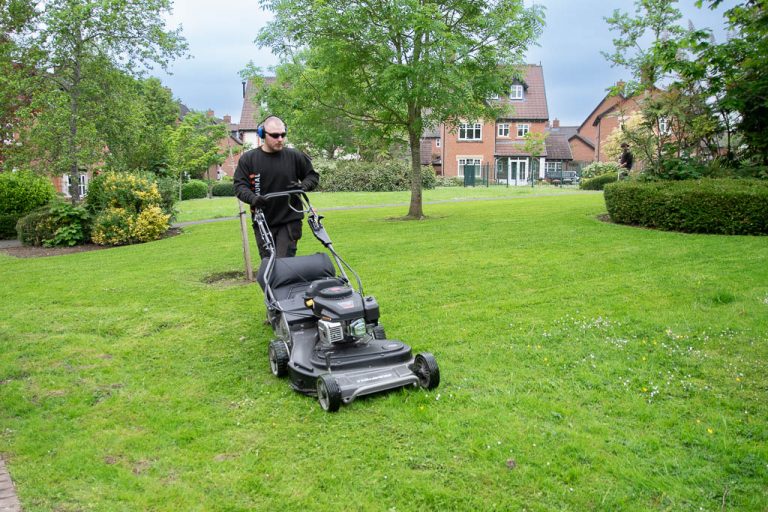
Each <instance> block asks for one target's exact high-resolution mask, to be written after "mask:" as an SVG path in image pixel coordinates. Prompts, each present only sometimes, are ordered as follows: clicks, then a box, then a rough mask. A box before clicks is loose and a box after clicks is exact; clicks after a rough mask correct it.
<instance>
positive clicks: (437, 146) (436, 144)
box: [435, 138, 442, 148]
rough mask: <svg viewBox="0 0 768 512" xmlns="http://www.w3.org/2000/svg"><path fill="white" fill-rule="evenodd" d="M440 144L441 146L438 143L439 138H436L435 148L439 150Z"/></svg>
mask: <svg viewBox="0 0 768 512" xmlns="http://www.w3.org/2000/svg"><path fill="white" fill-rule="evenodd" d="M440 144H442V143H441V142H440V138H437V139H435V147H436V148H439V147H440Z"/></svg>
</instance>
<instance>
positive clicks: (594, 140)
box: [569, 82, 642, 162]
mask: <svg viewBox="0 0 768 512" xmlns="http://www.w3.org/2000/svg"><path fill="white" fill-rule="evenodd" d="M623 85H624V84H623V82H618V83H617V84H616V86H617V87H619V88H621V87H622V86H623ZM641 102H642V98H641V97H639V96H634V97H626V96H624V95H623V94H617V95H611V94H607V95H606V96H605V97H604V98H603V99H602V100H601V101H600V103H598V104H597V106H596V107H595V109H594V110H593V111H592V112H591V113H590V114H589V115H588V116H587V118H586V119H585V120H584V122H583V123H581V125H580V126H579V127H578V128H577V130H576V133H575V134H574V135H573V136H572V137H571V139H569V143H570V145H571V151H572V153H573V154H574V155H578V156H577V157H576V159H577V160H583V161H594V162H612V161H614V160H613V159H612V158H610V157H608V155H607V154H606V153H605V150H604V147H605V143H606V141H607V140H608V137H610V135H611V134H612V133H613V132H614V131H615V130H617V129H619V128H620V127H621V125H622V124H623V123H624V121H625V120H626V119H627V118H628V117H629V116H630V115H631V114H632V113H634V112H635V111H637V110H639V109H640V103H641ZM590 151H591V153H592V154H591V157H589V156H590V155H589V153H590ZM587 157H589V158H588V159H587Z"/></svg>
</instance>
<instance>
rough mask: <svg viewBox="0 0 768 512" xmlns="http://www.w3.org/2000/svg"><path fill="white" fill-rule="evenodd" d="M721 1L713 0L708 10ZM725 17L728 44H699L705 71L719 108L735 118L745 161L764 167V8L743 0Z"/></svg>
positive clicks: (767, 50) (767, 94)
mask: <svg viewBox="0 0 768 512" xmlns="http://www.w3.org/2000/svg"><path fill="white" fill-rule="evenodd" d="M697 3H698V5H699V6H700V5H701V4H702V3H703V2H702V1H701V0H699V1H698V2H697ZM721 3H722V0H711V1H710V2H709V7H710V9H716V8H717V7H719V6H720V5H721ZM725 17H726V19H727V21H728V27H729V29H730V30H731V31H732V37H730V38H729V39H728V41H726V42H724V43H721V44H715V43H714V42H711V41H708V40H706V39H703V38H702V39H701V40H699V41H697V42H698V43H699V48H700V49H701V61H702V62H703V64H704V66H703V68H704V69H705V71H704V72H705V73H706V74H707V76H711V77H714V78H713V80H712V81H713V82H714V86H715V87H716V89H715V91H713V92H714V93H718V99H719V101H718V107H719V108H720V109H721V110H722V111H724V112H738V114H739V118H738V119H737V120H736V126H737V129H738V131H739V133H740V135H741V136H742V137H743V142H744V144H745V145H746V146H747V148H748V154H747V155H746V157H747V159H748V160H754V161H756V162H757V163H760V164H762V165H768V131H766V130H765V120H766V119H768V102H767V101H766V98H768V6H767V5H766V2H765V1H764V0H747V1H745V2H742V3H740V4H738V5H736V6H735V7H733V8H731V9H729V10H728V11H726V12H725Z"/></svg>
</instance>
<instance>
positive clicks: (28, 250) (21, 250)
mask: <svg viewBox="0 0 768 512" xmlns="http://www.w3.org/2000/svg"><path fill="white" fill-rule="evenodd" d="M180 234H181V229H180V228H171V229H169V230H168V231H166V232H165V235H163V238H170V237H172V236H176V235H180ZM112 248H113V247H112V246H110V245H96V244H83V245H75V246H74V247H38V246H34V245H21V246H19V247H3V248H0V252H4V253H5V254H8V255H10V256H14V257H16V258H44V257H47V256H61V255H63V254H74V253H78V252H89V251H101V250H104V249H112Z"/></svg>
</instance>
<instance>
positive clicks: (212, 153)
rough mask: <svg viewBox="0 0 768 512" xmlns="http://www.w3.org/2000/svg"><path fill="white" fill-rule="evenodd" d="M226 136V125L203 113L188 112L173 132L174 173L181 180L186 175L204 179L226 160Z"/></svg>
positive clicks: (171, 147) (171, 151) (172, 157)
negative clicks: (208, 172) (213, 167)
mask: <svg viewBox="0 0 768 512" xmlns="http://www.w3.org/2000/svg"><path fill="white" fill-rule="evenodd" d="M226 136H227V128H226V126H224V125H223V124H218V123H216V121H215V120H214V119H212V118H210V117H208V116H206V115H205V114H202V113H200V112H190V113H189V114H187V115H186V116H185V117H184V120H183V121H182V122H181V124H179V126H178V127H177V128H176V129H175V130H174V131H173V132H172V133H171V135H170V154H171V168H172V169H173V172H174V173H175V174H177V175H178V176H179V178H180V179H181V178H182V177H183V176H184V175H185V174H189V175H190V176H192V177H193V178H203V177H204V176H205V174H206V172H207V171H208V169H209V168H210V167H211V166H212V165H216V164H219V165H220V164H221V163H223V162H224V158H225V157H226V155H225V153H224V150H223V149H222V148H221V146H220V144H219V143H220V141H221V140H222V139H223V138H225V137H226ZM209 181H210V177H209ZM209 184H210V183H209Z"/></svg>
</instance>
